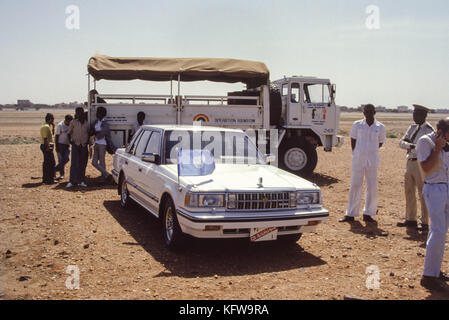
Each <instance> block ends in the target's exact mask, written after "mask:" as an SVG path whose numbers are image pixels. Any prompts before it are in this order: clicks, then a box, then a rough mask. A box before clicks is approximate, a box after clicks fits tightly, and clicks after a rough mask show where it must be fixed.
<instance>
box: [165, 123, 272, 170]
mask: <svg viewBox="0 0 449 320" xmlns="http://www.w3.org/2000/svg"><path fill="white" fill-rule="evenodd" d="M164 145H165V148H164V149H165V153H164V157H165V163H166V164H176V163H177V157H178V151H179V150H180V149H181V150H208V151H209V152H210V153H211V154H212V155H213V156H214V160H215V163H217V164H220V163H221V164H223V163H228V164H265V161H264V160H263V158H262V156H261V155H260V153H259V151H258V150H257V147H256V146H255V144H254V143H253V142H252V141H251V140H250V139H249V137H248V136H247V135H246V134H245V133H243V132H233V131H207V130H206V131H181V130H179V131H178V130H169V131H166V132H165V136H164Z"/></svg>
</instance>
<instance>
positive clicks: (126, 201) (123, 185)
mask: <svg viewBox="0 0 449 320" xmlns="http://www.w3.org/2000/svg"><path fill="white" fill-rule="evenodd" d="M119 186H120V205H121V207H122V208H125V209H128V208H129V207H130V205H131V201H132V200H131V198H130V197H129V191H128V184H127V182H126V178H125V176H122V177H121V179H120V185H119Z"/></svg>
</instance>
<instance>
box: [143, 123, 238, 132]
mask: <svg viewBox="0 0 449 320" xmlns="http://www.w3.org/2000/svg"><path fill="white" fill-rule="evenodd" d="M142 128H147V129H159V130H164V131H168V130H178V131H225V132H243V131H242V130H240V129H230V128H222V127H213V126H201V125H197V126H194V125H177V124H150V125H143V126H142Z"/></svg>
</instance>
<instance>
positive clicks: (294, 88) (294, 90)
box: [290, 83, 299, 103]
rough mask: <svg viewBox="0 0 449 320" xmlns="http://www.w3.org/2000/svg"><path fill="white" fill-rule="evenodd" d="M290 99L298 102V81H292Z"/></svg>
mask: <svg viewBox="0 0 449 320" xmlns="http://www.w3.org/2000/svg"><path fill="white" fill-rule="evenodd" d="M290 101H291V102H293V103H299V83H292V95H291V98H290Z"/></svg>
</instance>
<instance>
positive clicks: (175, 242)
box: [162, 199, 184, 249]
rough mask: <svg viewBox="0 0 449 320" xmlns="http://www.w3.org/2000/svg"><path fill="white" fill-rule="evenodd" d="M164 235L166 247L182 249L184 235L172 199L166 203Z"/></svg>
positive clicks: (163, 222)
mask: <svg viewBox="0 0 449 320" xmlns="http://www.w3.org/2000/svg"><path fill="white" fill-rule="evenodd" d="M162 233H163V236H164V241H165V245H166V246H167V247H168V248H169V249H174V248H178V247H180V244H181V243H182V240H183V238H184V237H183V233H182V230H181V227H180V226H179V223H178V219H177V217H176V210H175V206H174V204H173V201H172V200H171V199H167V201H165V206H164V211H163V214H162Z"/></svg>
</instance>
